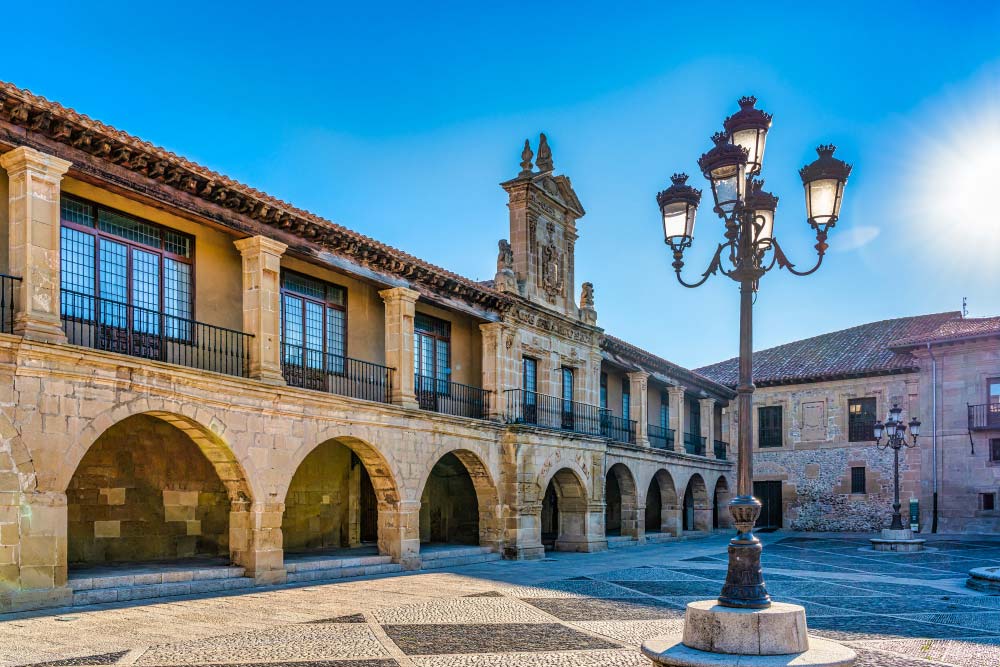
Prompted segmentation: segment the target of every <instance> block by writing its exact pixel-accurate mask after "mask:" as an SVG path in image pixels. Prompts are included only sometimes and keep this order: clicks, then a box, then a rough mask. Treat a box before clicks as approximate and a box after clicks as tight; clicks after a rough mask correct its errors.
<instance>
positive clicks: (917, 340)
mask: <svg viewBox="0 0 1000 667" xmlns="http://www.w3.org/2000/svg"><path fill="white" fill-rule="evenodd" d="M990 336H1000V317H967V318H959V319H954V320H949V321H947V322H944V323H943V324H941V326H939V327H937V328H936V329H934V330H933V331H927V332H925V333H923V334H916V335H910V336H905V337H900V338H897V339H896V340H894V341H892V343H891V344H890V347H892V348H894V349H903V348H907V347H914V346H916V345H925V344H927V343H949V342H953V341H959V340H970V339H974V338H987V337H990Z"/></svg>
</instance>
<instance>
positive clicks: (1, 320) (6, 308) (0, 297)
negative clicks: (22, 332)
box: [0, 273, 21, 333]
mask: <svg viewBox="0 0 1000 667" xmlns="http://www.w3.org/2000/svg"><path fill="white" fill-rule="evenodd" d="M20 288H21V279H20V278H18V277H17V276H8V275H6V274H3V273H0V333H14V314H15V313H16V312H17V308H16V307H15V305H14V297H15V296H16V295H17V292H18V290H19V289H20Z"/></svg>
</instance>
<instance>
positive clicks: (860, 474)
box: [851, 466, 868, 493]
mask: <svg viewBox="0 0 1000 667" xmlns="http://www.w3.org/2000/svg"><path fill="white" fill-rule="evenodd" d="M851 493H868V491H867V490H866V488H865V467H864V466H855V467H852V468H851Z"/></svg>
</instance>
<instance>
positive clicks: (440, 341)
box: [413, 313, 451, 409]
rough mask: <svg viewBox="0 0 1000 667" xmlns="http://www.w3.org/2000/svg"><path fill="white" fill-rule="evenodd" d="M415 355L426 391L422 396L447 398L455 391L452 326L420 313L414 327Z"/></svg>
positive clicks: (421, 384) (418, 375)
mask: <svg viewBox="0 0 1000 667" xmlns="http://www.w3.org/2000/svg"><path fill="white" fill-rule="evenodd" d="M413 352H414V354H413V371H414V374H415V375H416V376H417V378H418V380H417V382H418V383H419V385H420V387H421V389H422V391H421V396H425V397H426V396H427V395H428V394H431V393H436V394H439V395H442V396H447V395H448V393H449V392H450V391H451V323H450V322H447V321H446V320H442V319H438V318H436V317H432V316H430V315H426V314H424V313H417V314H416V317H415V318H414V323H413ZM421 407H424V406H421ZM425 409H430V408H425Z"/></svg>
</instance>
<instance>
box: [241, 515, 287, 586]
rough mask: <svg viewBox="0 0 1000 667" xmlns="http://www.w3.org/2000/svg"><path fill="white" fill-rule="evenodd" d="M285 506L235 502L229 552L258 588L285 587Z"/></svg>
mask: <svg viewBox="0 0 1000 667" xmlns="http://www.w3.org/2000/svg"><path fill="white" fill-rule="evenodd" d="M284 512H285V505H284V503H251V502H250V501H247V500H236V501H233V503H232V506H231V507H230V511H229V552H230V557H231V558H232V560H233V562H234V563H236V564H237V565H240V566H242V567H243V568H244V569H245V570H246V576H248V577H252V578H253V579H254V581H256V582H257V583H258V584H283V583H285V578H286V576H287V575H286V572H285V554H284V545H283V537H282V533H281V519H282V516H283V514H284Z"/></svg>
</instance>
